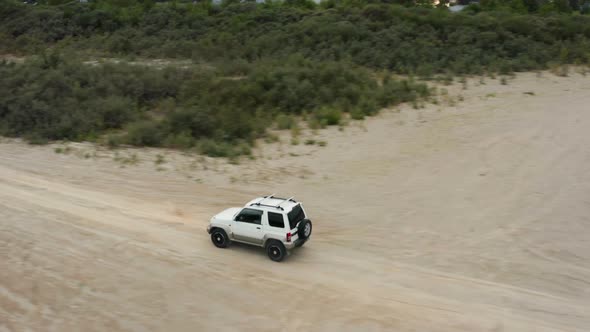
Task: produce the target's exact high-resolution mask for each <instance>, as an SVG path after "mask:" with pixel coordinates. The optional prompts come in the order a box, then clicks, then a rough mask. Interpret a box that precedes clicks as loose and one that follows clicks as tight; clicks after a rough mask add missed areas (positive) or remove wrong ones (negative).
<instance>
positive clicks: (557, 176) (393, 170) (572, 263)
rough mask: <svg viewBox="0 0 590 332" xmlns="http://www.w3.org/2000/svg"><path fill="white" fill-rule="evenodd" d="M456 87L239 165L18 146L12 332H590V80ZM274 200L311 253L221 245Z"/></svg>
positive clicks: (7, 251)
mask: <svg viewBox="0 0 590 332" xmlns="http://www.w3.org/2000/svg"><path fill="white" fill-rule="evenodd" d="M448 89H449V97H444V96H443V97H441V99H440V102H439V104H438V105H434V104H429V105H427V106H426V108H424V109H420V110H413V109H412V108H411V107H401V108H400V109H395V110H389V111H384V112H383V113H381V114H380V115H378V116H376V117H374V118H370V119H367V120H365V121H363V122H360V123H352V124H351V125H350V126H348V127H346V128H344V130H342V131H340V130H338V129H337V128H331V129H327V130H324V131H320V132H319V133H317V134H316V136H315V139H317V140H324V141H326V142H327V145H326V146H325V147H319V146H317V145H304V144H301V145H298V146H293V145H291V144H290V143H289V141H288V138H287V139H285V138H283V140H282V142H283V143H275V144H268V145H264V146H263V147H262V148H261V149H260V150H258V151H256V153H255V155H256V159H255V160H242V161H241V163H240V164H239V165H232V164H227V163H224V162H221V161H219V160H211V159H208V158H199V157H196V156H190V155H182V154H180V153H174V152H167V151H161V150H160V151H157V150H120V151H117V152H113V151H108V150H101V149H95V148H93V147H92V146H90V145H87V144H69V145H67V146H65V145H53V146H42V147H35V146H27V145H25V144H23V143H19V142H14V141H9V140H6V139H4V140H3V142H2V143H0V257H1V258H2V259H0V331H236V330H241V331H496V332H497V331H588V330H589V329H590V310H589V308H590V228H589V226H590V78H587V77H584V76H581V75H579V74H571V75H570V76H569V77H557V76H553V75H551V74H547V73H546V74H543V75H542V77H539V76H538V75H536V74H522V75H519V76H518V77H517V78H515V79H513V80H511V81H510V82H509V84H508V85H502V84H500V81H499V80H491V79H486V81H485V84H480V83H479V81H478V80H472V81H470V82H469V83H468V89H467V90H463V89H462V88H461V85H460V84H458V85H456V86H452V87H449V88H448ZM459 95H461V98H459V97H458V96H459ZM453 98H454V99H453ZM459 99H463V101H461V102H458V103H457V104H456V105H452V106H449V104H455V102H456V101H458V100H459ZM306 135H309V134H306ZM304 139H305V138H302V140H304ZM55 149H58V150H55ZM59 149H62V150H59ZM56 151H58V152H61V153H57V152H56ZM158 154H160V155H161V156H158ZM158 160H159V161H158ZM269 193H278V194H281V195H291V194H292V195H295V196H296V198H298V199H300V200H302V201H303V202H304V204H305V206H306V208H307V210H308V213H309V214H310V215H311V216H312V220H313V221H314V234H313V236H312V240H311V241H310V242H308V243H307V244H306V245H305V247H304V248H302V249H301V250H299V251H297V252H295V253H294V254H293V255H291V256H290V257H289V258H288V259H287V260H286V261H285V262H283V263H280V264H279V263H273V262H271V261H270V260H269V259H268V258H267V257H266V256H265V254H264V251H263V250H259V249H256V248H250V247H246V246H243V245H234V246H232V247H231V248H229V249H226V250H221V249H217V248H215V247H214V246H213V245H212V244H211V242H210V240H209V237H208V234H207V233H206V232H205V227H206V225H207V222H208V219H209V218H210V217H211V216H212V215H213V214H214V213H216V212H218V211H219V210H221V209H223V208H225V207H228V206H240V205H242V204H244V203H245V202H246V201H247V200H249V199H251V198H252V197H253V196H257V195H261V194H269Z"/></svg>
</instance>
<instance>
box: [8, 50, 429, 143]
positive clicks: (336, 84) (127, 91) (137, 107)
mask: <svg viewBox="0 0 590 332" xmlns="http://www.w3.org/2000/svg"><path fill="white" fill-rule="evenodd" d="M243 69H245V70H244V71H245V72H248V74H246V75H244V76H225V75H224V71H223V70H219V71H217V70H214V69H211V68H201V67H195V68H193V69H190V68H188V69H187V68H185V69H178V68H176V69H174V68H165V69H155V68H150V67H146V66H137V65H128V64H102V65H90V64H82V63H80V62H77V61H74V60H64V58H63V57H60V56H57V55H55V54H51V55H48V56H45V57H41V58H39V59H36V60H30V61H27V62H26V63H25V64H22V65H15V64H7V63H3V64H2V65H0V75H1V76H2V77H3V79H2V80H1V81H0V134H2V135H7V136H25V137H29V138H34V139H40V138H44V139H69V140H82V139H96V138H99V137H101V136H103V134H105V133H110V134H109V135H110V136H109V141H108V143H109V144H118V143H128V144H132V145H140V146H143V145H147V146H168V147H175V148H188V147H193V146H197V147H199V148H200V149H201V150H202V151H204V152H206V153H209V154H211V155H226V154H229V153H238V152H239V153H245V152H247V151H248V149H247V148H245V146H246V143H251V142H252V141H253V140H254V139H256V138H258V137H262V136H264V135H265V133H266V130H267V129H268V128H269V127H270V126H271V125H273V123H275V119H277V117H278V116H279V115H281V116H283V117H285V116H289V117H291V118H292V117H294V116H299V115H303V114H305V115H306V116H308V118H309V119H310V120H314V121H317V122H318V123H319V124H320V125H334V124H338V123H339V121H340V119H341V117H342V112H351V114H355V115H358V114H361V116H362V115H367V114H372V113H374V112H376V111H377V110H378V109H379V108H380V107H384V106H386V105H390V104H395V103H399V102H401V101H407V100H414V99H416V98H418V97H421V96H426V95H428V93H429V91H428V89H427V88H426V86H425V85H422V84H416V83H413V82H411V81H394V80H389V79H388V80H384V81H383V82H377V81H376V80H375V79H374V78H373V77H372V76H371V74H370V73H369V72H368V71H366V70H364V69H360V68H355V67H354V66H353V65H350V64H345V63H334V62H321V63H317V62H312V61H309V60H305V59H302V58H300V57H291V58H288V59H284V60H283V61H282V62H263V63H259V64H257V65H252V66H248V68H243ZM280 121H284V120H280ZM240 142H241V143H242V144H241V145H240V144H239V143H240ZM236 151H237V152H236Z"/></svg>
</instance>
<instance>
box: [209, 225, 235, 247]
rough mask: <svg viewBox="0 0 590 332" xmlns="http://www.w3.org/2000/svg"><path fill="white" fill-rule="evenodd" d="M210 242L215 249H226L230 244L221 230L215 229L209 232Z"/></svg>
mask: <svg viewBox="0 0 590 332" xmlns="http://www.w3.org/2000/svg"><path fill="white" fill-rule="evenodd" d="M211 242H213V244H214V245H215V246H216V247H217V248H227V246H229V244H230V239H229V237H228V236H227V233H226V232H225V231H224V230H223V229H221V228H215V229H214V230H213V231H212V232H211Z"/></svg>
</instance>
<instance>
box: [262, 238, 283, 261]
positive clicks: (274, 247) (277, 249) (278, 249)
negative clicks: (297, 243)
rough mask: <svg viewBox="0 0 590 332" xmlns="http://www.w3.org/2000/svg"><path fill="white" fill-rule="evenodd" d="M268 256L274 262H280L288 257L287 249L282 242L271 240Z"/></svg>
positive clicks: (267, 247)
mask: <svg viewBox="0 0 590 332" xmlns="http://www.w3.org/2000/svg"><path fill="white" fill-rule="evenodd" d="M266 254H267V255H268V258H270V259H272V260H273V261H275V262H280V261H282V260H283V259H284V258H285V256H286V255H287V248H285V246H284V245H283V244H282V243H281V242H280V241H277V240H271V241H269V242H268V244H267V245H266Z"/></svg>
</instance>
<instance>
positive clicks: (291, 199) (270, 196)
mask: <svg viewBox="0 0 590 332" xmlns="http://www.w3.org/2000/svg"><path fill="white" fill-rule="evenodd" d="M274 196H275V194H272V195H269V196H264V197H263V198H262V199H261V200H259V201H258V202H255V203H252V204H250V206H253V205H256V206H266V207H272V208H277V209H280V210H281V211H284V210H285V209H283V207H282V206H281V204H283V203H285V202H288V201H291V202H295V200H294V199H293V197H289V198H281V197H274ZM269 198H275V199H282V201H281V202H280V203H279V204H277V205H269V204H262V202H264V200H265V199H269Z"/></svg>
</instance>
